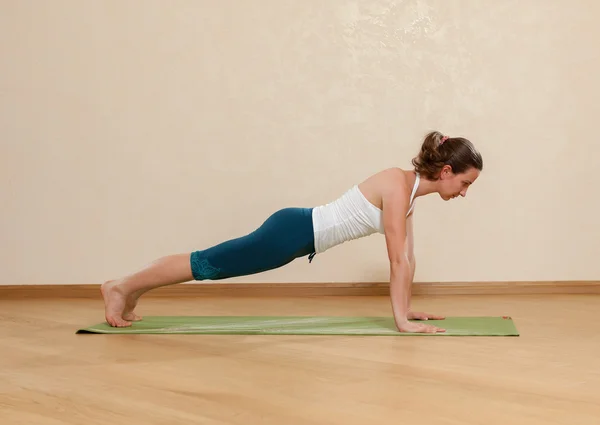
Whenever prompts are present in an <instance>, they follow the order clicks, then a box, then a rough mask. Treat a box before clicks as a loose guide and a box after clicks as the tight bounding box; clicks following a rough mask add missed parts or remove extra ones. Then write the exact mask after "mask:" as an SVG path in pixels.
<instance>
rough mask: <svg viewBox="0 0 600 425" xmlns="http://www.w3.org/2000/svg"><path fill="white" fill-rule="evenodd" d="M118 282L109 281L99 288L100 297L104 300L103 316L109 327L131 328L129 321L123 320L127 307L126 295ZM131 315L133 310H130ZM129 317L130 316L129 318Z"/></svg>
mask: <svg viewBox="0 0 600 425" xmlns="http://www.w3.org/2000/svg"><path fill="white" fill-rule="evenodd" d="M118 283H119V282H118V281H114V280H109V281H108V282H105V283H103V284H102V286H101V287H100V291H101V292H102V297H103V298H104V315H105V317H106V321H107V322H108V324H109V325H110V326H114V327H119V328H124V327H127V326H131V321H130V320H125V319H124V317H123V313H124V311H125V308H126V306H127V298H128V297H127V294H125V293H124V292H123V290H122V288H121V287H119V284H118ZM131 313H132V314H133V309H132V310H131ZM129 317H131V316H129Z"/></svg>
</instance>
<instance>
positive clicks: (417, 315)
mask: <svg viewBox="0 0 600 425" xmlns="http://www.w3.org/2000/svg"><path fill="white" fill-rule="evenodd" d="M407 319H408V320H429V319H431V320H443V319H445V317H444V316H438V315H436V314H429V313H422V312H418V311H409V312H408V315H407Z"/></svg>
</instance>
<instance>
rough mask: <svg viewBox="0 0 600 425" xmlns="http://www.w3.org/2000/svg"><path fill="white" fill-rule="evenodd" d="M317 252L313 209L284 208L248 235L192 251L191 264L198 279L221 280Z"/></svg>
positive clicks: (312, 255)
mask: <svg viewBox="0 0 600 425" xmlns="http://www.w3.org/2000/svg"><path fill="white" fill-rule="evenodd" d="M314 251H315V243H314V233H313V222H312V208H284V209H281V210H279V211H277V212H275V213H274V214H272V215H271V216H270V217H269V218H268V219H267V220H266V221H265V222H264V223H263V224H262V225H261V226H260V227H259V228H258V229H256V230H255V231H253V232H252V233H250V234H248V235H246V236H242V237H240V238H237V239H231V240H228V241H226V242H222V243H220V244H218V245H215V246H213V247H211V248H208V249H204V250H200V251H194V252H192V254H191V256H190V263H191V266H192V275H193V276H194V279H195V280H207V279H208V280H219V279H226V278H230V277H237V276H246V275H249V274H255V273H260V272H264V271H266V270H272V269H275V268H278V267H281V266H284V265H286V264H288V263H290V262H292V261H293V260H294V259H296V258H299V257H303V256H305V255H309V260H312V258H313V257H314Z"/></svg>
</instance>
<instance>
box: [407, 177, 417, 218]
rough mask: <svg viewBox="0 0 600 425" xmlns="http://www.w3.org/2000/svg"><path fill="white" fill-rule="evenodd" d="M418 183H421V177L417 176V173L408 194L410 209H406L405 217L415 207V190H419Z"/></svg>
mask: <svg viewBox="0 0 600 425" xmlns="http://www.w3.org/2000/svg"><path fill="white" fill-rule="evenodd" d="M420 182H421V176H420V175H419V173H417V175H416V178H415V184H414V185H413V189H412V193H411V194H410V208H409V209H408V212H407V213H406V216H407V217H408V216H409V215H410V213H411V212H412V210H413V208H414V207H415V195H416V193H417V189H418V188H419V183H420Z"/></svg>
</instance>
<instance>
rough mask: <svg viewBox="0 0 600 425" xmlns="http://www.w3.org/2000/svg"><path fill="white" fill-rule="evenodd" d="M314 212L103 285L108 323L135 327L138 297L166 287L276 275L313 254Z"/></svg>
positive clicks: (291, 212) (287, 212) (290, 215)
mask: <svg viewBox="0 0 600 425" xmlns="http://www.w3.org/2000/svg"><path fill="white" fill-rule="evenodd" d="M311 211H312V210H311V209H309V208H286V209H282V210H280V211H278V212H276V213H274V214H273V215H271V216H270V217H269V218H268V219H267V220H266V221H265V222H264V223H263V224H262V225H261V226H260V227H259V228H258V229H257V230H255V231H254V232H252V233H250V234H248V235H246V236H243V237H240V238H236V239H232V240H229V241H226V242H223V243H220V244H218V245H216V246H213V247H211V248H209V249H206V250H201V251H195V252H192V253H187V254H176V255H170V256H166V257H162V258H160V259H158V260H156V261H154V262H152V263H151V264H149V265H148V266H146V267H145V268H143V269H142V270H140V271H138V272H136V273H134V274H131V275H129V276H126V277H123V278H121V279H118V280H111V281H108V282H106V283H104V284H103V285H102V296H103V297H104V303H105V316H106V321H107V322H108V323H109V324H110V325H111V326H117V327H125V326H131V322H132V321H136V320H140V319H141V318H140V317H139V316H137V315H136V314H135V313H134V311H133V310H134V308H135V306H136V304H137V300H138V298H139V297H140V296H141V295H142V294H143V293H145V292H147V291H149V290H151V289H154V288H158V287H161V286H167V285H173V284H177V283H182V282H187V281H190V280H198V281H200V280H219V279H226V278H230V277H236V276H246V275H249V274H254V273H260V272H263V271H266V270H272V269H275V268H278V267H282V266H284V265H285V264H288V263H290V262H291V261H293V260H294V259H295V258H298V257H301V256H305V255H308V254H310V253H312V252H313V251H314V238H313V227H312V213H311Z"/></svg>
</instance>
